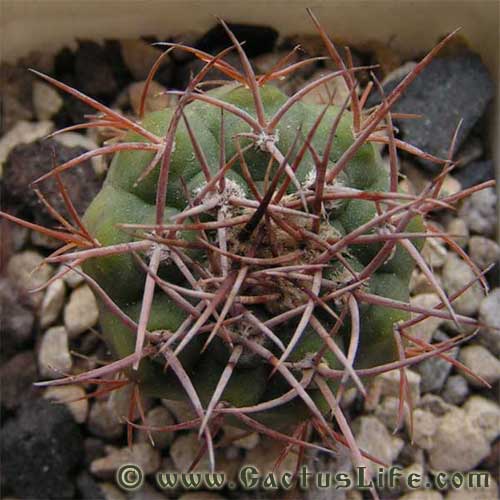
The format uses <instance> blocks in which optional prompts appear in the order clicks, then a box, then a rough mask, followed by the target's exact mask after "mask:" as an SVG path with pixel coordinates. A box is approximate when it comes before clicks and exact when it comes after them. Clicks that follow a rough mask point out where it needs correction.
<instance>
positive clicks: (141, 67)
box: [120, 38, 170, 81]
mask: <svg viewBox="0 0 500 500" xmlns="http://www.w3.org/2000/svg"><path fill="white" fill-rule="evenodd" d="M120 46H121V53H122V57H123V61H124V62H125V64H126V66H127V68H128V69H129V70H130V72H131V73H132V75H133V76H134V79H135V80H137V81H140V80H145V79H146V78H147V77H148V74H149V71H150V70H151V68H152V66H153V64H154V63H155V62H156V60H157V59H158V57H159V56H161V54H162V50H164V48H161V47H154V46H153V45H151V44H150V43H147V42H145V41H144V40H141V39H138V38H133V39H126V40H120ZM169 61H170V59H169V57H168V56H166V57H164V58H163V63H162V66H163V65H167V64H168V63H169Z"/></svg>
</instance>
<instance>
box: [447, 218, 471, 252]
mask: <svg viewBox="0 0 500 500" xmlns="http://www.w3.org/2000/svg"><path fill="white" fill-rule="evenodd" d="M446 231H447V232H448V233H449V234H450V235H452V236H451V238H452V239H453V241H455V243H458V245H460V247H461V248H465V247H466V246H467V242H468V241H469V228H468V227H467V224H466V223H465V221H464V220H463V219H460V218H459V217H456V218H453V219H451V220H450V221H449V222H448V225H447V227H446Z"/></svg>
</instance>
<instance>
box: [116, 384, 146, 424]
mask: <svg viewBox="0 0 500 500" xmlns="http://www.w3.org/2000/svg"><path fill="white" fill-rule="evenodd" d="M133 392H134V386H133V384H127V385H125V386H123V387H120V388H119V389H116V390H114V391H113V392H112V393H111V394H110V395H109V398H108V407H109V410H110V411H111V412H112V413H113V414H114V415H115V417H116V419H117V420H120V421H123V419H127V418H129V411H130V401H131V400H132V397H133ZM141 405H142V408H143V410H144V411H145V412H147V411H148V410H149V409H150V408H151V399H150V398H145V397H144V396H141ZM139 417H140V413H139V408H138V407H137V408H136V409H135V411H134V415H133V419H134V420H135V419H137V418H139Z"/></svg>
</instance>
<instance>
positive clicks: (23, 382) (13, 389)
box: [0, 351, 40, 411]
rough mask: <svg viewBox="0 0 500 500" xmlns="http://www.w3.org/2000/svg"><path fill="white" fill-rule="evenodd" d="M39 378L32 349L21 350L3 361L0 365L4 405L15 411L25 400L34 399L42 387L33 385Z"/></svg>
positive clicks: (0, 388) (0, 390)
mask: <svg viewBox="0 0 500 500" xmlns="http://www.w3.org/2000/svg"><path fill="white" fill-rule="evenodd" d="M37 378H38V373H37V368H36V358H35V355H34V354H33V352H32V351H23V352H20V353H18V354H16V355H15V356H14V357H12V358H10V359H9V360H8V361H7V362H6V363H3V364H2V366H1V367H0V379H1V380H2V383H1V384H0V401H1V403H2V406H3V407H4V408H6V409H7V410H10V411H14V410H16V409H17V407H18V406H20V405H21V403H23V402H24V401H31V400H33V399H34V398H35V397H36V396H37V395H38V393H39V392H40V389H37V388H36V387H35V386H34V385H33V383H34V382H36V380H37ZM20 394H22V398H21V397H20V396H19V395H20Z"/></svg>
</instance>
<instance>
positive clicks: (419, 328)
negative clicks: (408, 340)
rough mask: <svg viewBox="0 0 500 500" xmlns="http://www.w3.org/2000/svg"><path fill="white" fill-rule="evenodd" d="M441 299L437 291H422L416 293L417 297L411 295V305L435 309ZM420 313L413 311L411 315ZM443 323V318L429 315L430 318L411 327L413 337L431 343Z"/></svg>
mask: <svg viewBox="0 0 500 500" xmlns="http://www.w3.org/2000/svg"><path fill="white" fill-rule="evenodd" d="M440 303H441V301H440V299H439V296H438V295H437V294H436V293H422V294H420V295H415V297H410V305H412V306H414V307H421V308H424V309H434V308H435V307H436V306H437V305H438V304H440ZM419 316H420V313H411V317H412V319H413V318H416V317H419ZM442 323H443V319H442V318H437V317H435V316H429V317H428V318H426V319H424V320H422V321H420V322H419V323H416V324H414V325H412V326H411V327H410V328H409V333H410V335H412V336H413V337H415V338H417V339H419V340H423V341H424V342H427V343H429V342H430V341H431V340H432V337H433V335H434V333H435V332H436V331H437V329H438V328H439V327H440V326H441V324H442Z"/></svg>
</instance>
